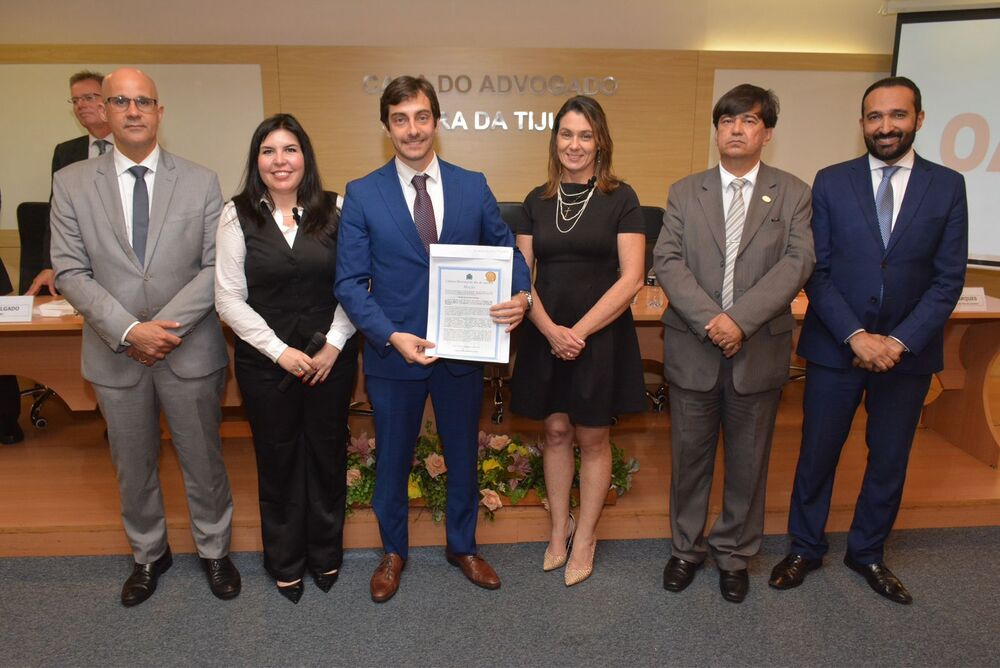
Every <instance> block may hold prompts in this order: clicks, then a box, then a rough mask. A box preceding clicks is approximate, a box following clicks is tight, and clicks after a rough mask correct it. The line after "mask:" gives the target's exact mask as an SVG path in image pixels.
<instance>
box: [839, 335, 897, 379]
mask: <svg viewBox="0 0 1000 668" xmlns="http://www.w3.org/2000/svg"><path fill="white" fill-rule="evenodd" d="M847 343H848V344H849V345H850V346H851V350H852V351H854V359H853V360H852V361H851V364H853V365H854V366H856V367H859V368H861V369H864V370H865V371H871V372H873V373H884V372H886V371H888V370H889V369H891V368H892V367H894V366H896V364H898V363H899V360H900V359H902V357H903V353H904V352H905V350H906V349H905V348H903V344H901V343H900V342H899V341H897V340H896V339H894V338H892V337H890V336H882V335H881V334H869V333H868V332H858V333H857V334H855V335H854V336H852V337H851V338H850V339H848V341H847Z"/></svg>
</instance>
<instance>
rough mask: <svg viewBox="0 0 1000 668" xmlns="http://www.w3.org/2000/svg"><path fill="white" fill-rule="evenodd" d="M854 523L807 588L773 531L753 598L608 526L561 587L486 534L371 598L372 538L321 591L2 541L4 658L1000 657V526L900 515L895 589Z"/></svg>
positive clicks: (532, 554)
mask: <svg viewBox="0 0 1000 668" xmlns="http://www.w3.org/2000/svg"><path fill="white" fill-rule="evenodd" d="M844 541H845V537H844V535H843V534H836V535H834V536H832V540H831V543H832V547H831V553H830V554H831V556H830V558H829V559H828V560H827V562H826V565H825V567H824V568H822V569H821V570H819V571H816V572H814V573H811V574H810V575H809V577H808V579H807V580H806V583H805V584H804V585H803V586H802V587H800V588H799V589H795V590H791V591H785V592H779V591H775V590H772V589H770V588H769V587H768V586H767V577H768V575H769V573H770V569H771V567H772V566H773V565H774V564H775V563H776V562H777V561H778V560H780V558H781V557H782V555H783V553H784V549H785V541H784V539H782V538H779V537H770V538H767V539H766V540H765V541H764V547H763V550H762V552H761V555H760V556H759V557H757V558H756V559H755V560H754V562H753V565H752V567H751V570H750V578H751V579H750V587H751V589H750V595H749V596H748V598H747V600H746V601H745V602H744V603H743V604H742V605H734V604H731V603H727V602H725V601H723V600H722V598H721V596H720V594H719V589H718V576H717V571H716V570H715V568H714V566H711V565H710V566H709V567H708V568H706V569H704V570H702V571H700V572H699V573H698V575H697V577H696V579H695V581H694V583H693V584H692V585H691V587H690V588H688V590H686V591H684V592H682V593H680V594H673V593H670V592H666V591H664V590H663V588H662V570H663V565H664V563H665V562H666V559H667V557H668V556H669V543H668V542H667V541H665V540H635V541H604V542H601V543H600V544H599V546H598V550H597V562H596V565H595V572H594V575H593V576H592V577H591V578H590V579H589V580H588V581H586V582H585V583H583V584H581V585H578V586H576V587H573V588H570V589H567V588H566V587H565V586H564V585H563V583H562V573H561V571H560V572H557V573H551V574H547V573H542V571H541V560H542V550H543V546H542V544H540V543H533V544H532V543H528V544H520V545H487V546H484V547H483V548H482V553H483V554H484V555H485V556H486V557H487V558H489V559H490V561H491V562H492V563H493V564H494V566H495V567H496V568H497V570H498V572H499V573H500V575H501V578H502V579H503V583H504V584H503V587H502V589H501V590H500V591H496V592H491V591H486V590H482V589H479V588H477V587H475V586H473V585H472V584H470V583H469V582H467V581H466V580H465V579H464V578H463V577H462V575H461V574H460V572H459V571H458V570H457V569H455V568H454V567H451V566H449V565H448V564H447V563H446V562H445V560H444V555H443V551H442V549H440V548H421V549H414V550H412V551H411V558H410V562H409V563H408V564H407V567H406V570H405V571H404V573H403V579H402V586H401V588H400V590H399V593H398V594H397V595H396V597H395V598H393V599H392V600H391V601H389V602H388V603H385V604H382V605H376V604H374V603H372V602H371V600H370V599H369V596H368V579H369V576H370V575H371V570H372V569H373V568H374V566H375V564H376V563H377V561H378V557H379V553H378V552H377V551H375V550H352V551H349V552H348V554H347V557H346V560H345V563H344V569H343V571H342V575H341V577H340V580H339V581H338V582H337V584H336V585H334V587H333V589H332V590H331V591H330V593H328V594H323V593H322V592H321V591H320V590H318V589H317V588H316V587H315V586H313V584H312V582H311V581H309V580H307V582H306V592H305V595H304V596H303V598H302V601H301V602H300V603H299V605H297V606H295V605H292V604H291V603H289V602H287V601H285V600H284V599H283V598H281V596H280V595H279V594H278V593H277V592H276V591H275V590H274V587H273V583H272V582H271V580H270V579H269V577H268V576H267V574H266V573H265V572H264V570H263V568H262V566H261V561H260V555H259V554H256V553H241V554H236V555H234V561H235V562H236V564H237V565H238V566H239V568H240V570H241V571H242V573H243V593H242V594H241V595H240V597H239V598H237V599H235V600H233V601H228V602H223V601H219V600H217V599H215V598H214V597H213V596H212V595H211V593H210V592H209V590H208V586H207V584H206V582H205V579H204V575H203V573H202V571H201V567H200V564H199V563H198V561H197V559H196V558H195V557H193V556H190V555H181V556H176V555H175V557H174V566H173V568H172V569H171V570H170V571H169V572H168V573H166V574H165V575H164V576H163V577H162V578H161V580H160V586H159V589H158V590H157V592H156V594H155V595H154V596H153V598H151V599H150V600H149V601H147V602H146V603H144V604H143V605H141V606H139V607H137V608H132V609H125V608H123V607H122V606H121V605H120V604H119V602H118V594H119V591H120V587H121V583H122V582H123V580H124V578H125V577H126V575H127V574H128V572H129V570H130V564H131V561H130V560H129V559H128V558H127V557H72V558H70V557H66V558H17V559H14V558H8V559H0V665H3V666H109V665H110V666H147V665H162V666H183V665H226V666H229V665H248V666H285V665H325V666H397V665H402V666H519V667H522V666H580V665H585V666H632V665H635V666H654V665H656V666H660V665H671V666H673V665H680V666H733V665H739V666H742V665H754V666H757V665H759V666H765V665H766V666H785V665H787V666H845V665H851V666H989V665H994V666H995V665H997V664H998V662H1000V653H998V650H1000V644H998V631H1000V569H997V568H996V558H995V556H994V554H995V552H996V548H997V546H998V545H1000V527H988V528H974V529H940V530H919V531H899V532H896V533H895V534H894V535H893V539H892V541H891V544H890V546H889V550H888V552H887V556H886V559H887V563H888V564H889V565H890V567H891V568H892V569H893V570H894V571H895V572H896V574H897V575H899V577H900V578H901V579H902V580H903V582H904V583H906V585H907V587H908V588H909V589H910V591H911V592H912V593H913V595H914V599H915V602H914V604H913V605H912V606H900V605H897V604H894V603H891V602H889V601H886V600H885V599H882V598H881V597H879V596H877V595H876V594H874V593H873V592H872V591H871V590H870V589H869V588H868V586H867V584H865V582H864V580H863V579H862V578H861V577H860V576H859V575H857V574H855V573H854V572H852V571H850V570H848V569H847V568H846V567H845V566H843V564H842V563H841V561H840V560H841V558H842V555H843V549H844Z"/></svg>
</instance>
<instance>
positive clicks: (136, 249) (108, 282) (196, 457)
mask: <svg viewBox="0 0 1000 668" xmlns="http://www.w3.org/2000/svg"><path fill="white" fill-rule="evenodd" d="M102 94H103V95H104V99H105V106H104V107H103V108H102V109H103V111H102V113H103V114H104V115H105V117H106V118H107V120H108V122H109V123H110V125H111V129H112V131H113V133H114V136H115V149H114V151H112V152H109V153H107V154H105V155H102V156H100V157H98V158H94V159H92V160H85V161H83V162H77V163H74V164H72V165H70V166H68V167H66V168H65V169H63V170H61V171H59V172H58V173H57V174H56V175H55V179H54V181H53V195H52V264H53V267H54V269H55V272H56V284H57V286H58V288H59V291H60V292H61V293H62V294H63V295H64V296H65V297H66V299H67V300H69V302H70V303H72V304H73V306H74V307H75V308H76V309H77V310H79V311H80V313H82V314H83V316H84V319H85V322H86V326H85V327H84V330H83V353H82V366H83V376H84V378H86V379H87V380H89V381H90V382H91V383H92V384H93V386H94V391H95V393H96V394H97V400H98V402H99V403H100V407H101V412H102V413H103V415H104V417H105V419H106V420H107V423H108V439H109V441H110V443H111V457H112V460H113V462H114V465H115V469H116V471H117V475H118V486H119V491H120V493H121V506H122V520H123V522H124V525H125V533H126V534H127V535H128V539H129V542H130V543H131V545H132V552H133V555H134V558H135V564H134V567H133V570H132V574H131V575H130V576H129V578H128V579H127V580H126V582H125V586H124V587H123V589H122V603H123V604H124V605H126V606H132V605H138V604H139V603H142V602H143V601H145V600H146V599H147V598H149V597H150V596H151V595H152V594H153V592H154V591H155V590H156V584H157V581H158V579H159V577H160V575H162V574H163V573H164V572H165V571H166V570H167V569H168V568H170V565H171V563H172V557H171V553H170V546H169V545H168V543H167V527H166V521H165V518H164V513H163V497H162V494H161V491H160V483H159V476H158V456H159V451H160V421H159V415H160V410H161V409H162V410H163V412H164V413H165V415H166V417H167V421H168V423H169V426H170V432H171V436H172V439H173V444H174V449H175V450H176V451H177V456H178V459H179V460H180V464H181V470H182V472H183V474H184V484H185V489H186V491H187V500H188V508H189V511H190V516H191V530H192V533H193V534H194V540H195V544H196V546H197V549H198V553H199V555H200V556H201V558H202V563H203V565H204V568H205V571H206V573H207V575H208V580H209V585H210V587H211V589H212V593H214V594H215V595H216V596H218V597H219V598H222V599H228V598H233V597H235V596H236V595H237V594H239V592H240V575H239V572H238V571H237V570H236V568H235V566H233V564H232V562H231V561H230V560H229V556H228V553H229V541H230V532H231V521H232V512H233V505H232V504H233V502H232V496H231V494H230V491H229V478H228V476H227V475H226V469H225V465H224V463H223V460H222V450H221V443H220V440H219V422H220V420H221V410H220V403H221V393H222V388H223V382H224V378H225V368H226V365H227V363H228V356H227V354H226V346H225V342H224V340H223V338H222V331H221V329H220V326H219V320H218V316H217V315H216V313H215V309H214V306H213V283H214V272H215V231H216V227H217V225H218V220H219V213H220V211H221V210H222V196H221V193H220V190H219V181H218V178H217V177H216V175H215V174H214V173H212V172H211V171H209V170H207V169H205V168H204V167H200V166H198V165H195V164H194V163H191V162H188V161H186V160H183V159H181V158H178V157H176V156H174V155H171V154H170V153H167V152H166V151H164V150H163V149H161V148H160V146H159V144H158V143H157V138H156V136H157V128H158V127H159V123H160V120H161V119H162V117H163V107H162V106H160V105H159V102H158V101H157V92H156V84H155V83H154V82H153V80H152V79H150V78H149V77H147V76H146V75H145V74H143V73H142V72H140V71H139V70H135V69H129V68H123V69H119V70H116V71H115V72H113V73H111V74H109V75H108V76H107V77H106V78H105V80H104V84H103V88H102Z"/></svg>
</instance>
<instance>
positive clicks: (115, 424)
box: [94, 362, 233, 564]
mask: <svg viewBox="0 0 1000 668" xmlns="http://www.w3.org/2000/svg"><path fill="white" fill-rule="evenodd" d="M136 364H138V362H136ZM225 374H226V370H225V369H219V370H218V371H214V372H212V373H210V374H209V375H207V376H204V377H201V378H181V377H179V376H177V375H175V374H174V373H173V371H171V370H170V367H169V366H168V365H167V364H166V363H164V362H159V363H157V364H155V365H154V366H153V367H151V368H143V373H142V376H141V377H140V379H139V382H138V383H137V384H136V385H134V386H132V387H108V386H105V385H97V384H94V393H95V394H96V395H97V401H98V403H99V405H100V408H101V413H102V414H103V415H104V419H105V420H106V421H107V424H108V440H109V441H110V444H111V460H112V463H113V464H114V467H115V471H116V473H117V476H118V490H119V493H120V494H121V504H122V521H123V523H124V525H125V533H126V535H127V536H128V540H129V543H130V544H131V545H132V554H133V556H134V557H135V560H136V561H137V562H138V563H140V564H147V563H151V562H153V561H155V560H157V559H159V558H160V557H161V556H162V555H163V553H164V552H165V551H166V549H167V524H166V518H165V517H164V513H163V494H162V492H161V490H160V476H159V459H160V457H159V455H160V411H161V410H162V411H163V413H164V415H166V418H167V424H168V426H169V429H170V435H171V439H172V440H173V445H174V450H175V451H176V452H177V459H178V460H179V462H180V466H181V472H182V473H183V475H184V488H185V491H186V493H187V504H188V512H189V514H190V517H191V533H192V535H193V536H194V542H195V546H196V547H197V549H198V554H199V555H200V556H202V557H205V558H208V559H219V558H221V557H224V556H225V555H227V554H228V553H229V541H230V536H231V531H232V518H233V497H232V495H231V493H230V490H229V476H228V475H227V474H226V466H225V462H224V461H223V459H222V444H221V441H220V439H219V423H220V422H221V419H222V410H221V400H222V388H223V385H224V383H225V378H226V375H225Z"/></svg>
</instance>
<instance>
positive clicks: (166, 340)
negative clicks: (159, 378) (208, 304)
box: [125, 320, 183, 366]
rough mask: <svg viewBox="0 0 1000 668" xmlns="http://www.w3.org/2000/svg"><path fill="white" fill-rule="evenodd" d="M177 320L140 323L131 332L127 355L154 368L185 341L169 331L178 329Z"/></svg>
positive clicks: (128, 339) (127, 338)
mask: <svg viewBox="0 0 1000 668" xmlns="http://www.w3.org/2000/svg"><path fill="white" fill-rule="evenodd" d="M180 326H181V323H179V322H177V321H175V320H150V321H149V322H140V323H139V324H137V325H136V326H135V327H133V328H132V329H130V330H129V332H128V334H127V335H126V336H125V340H126V341H127V342H128V343H129V344H130V345H129V346H128V348H126V349H125V354H126V355H128V356H129V357H131V358H132V359H134V360H135V361H136V362H138V363H139V364H142V365H144V366H153V365H154V364H156V363H157V362H159V361H160V360H162V359H164V358H166V356H167V355H168V354H170V353H171V352H173V350H174V348H176V347H177V346H179V345H181V342H182V341H183V339H181V337H179V336H177V335H176V334H172V333H171V332H169V331H167V330H170V329H177V328H178V327H180Z"/></svg>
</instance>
